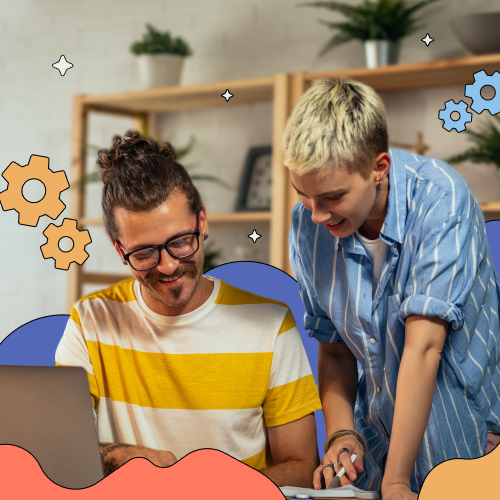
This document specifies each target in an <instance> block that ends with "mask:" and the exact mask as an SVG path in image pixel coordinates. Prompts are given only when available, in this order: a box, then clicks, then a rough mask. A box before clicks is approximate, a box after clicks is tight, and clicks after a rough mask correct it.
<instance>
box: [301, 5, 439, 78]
mask: <svg viewBox="0 0 500 500" xmlns="http://www.w3.org/2000/svg"><path fill="white" fill-rule="evenodd" d="M438 1H439V0H421V1H419V2H416V3H409V2H408V1H407V0H374V1H370V0H364V1H363V3H362V4H361V5H358V6H354V5H347V4H344V3H341V2H308V3H301V4H299V5H300V6H307V7H324V8H326V9H329V10H332V11H334V12H339V13H340V14H342V15H344V16H345V17H346V18H347V21H345V22H338V23H331V22H327V21H323V20H321V21H320V23H322V24H325V25H326V26H328V27H329V28H331V29H333V30H337V31H338V32H337V33H336V34H335V35H334V36H333V37H332V38H331V39H330V40H329V41H328V43H327V44H326V45H325V46H324V47H323V49H322V50H321V52H320V54H319V55H320V56H322V55H324V54H325V53H326V52H328V51H329V50H331V49H333V48H335V47H338V46H339V45H342V44H343V43H346V42H350V41H351V40H361V41H363V42H364V44H365V55H366V65H367V66H368V67H369V68H375V67H377V66H385V65H386V64H395V63H397V61H398V57H399V43H400V41H401V40H402V39H403V38H405V37H407V36H408V35H411V34H412V33H414V32H415V31H417V30H418V29H420V28H421V27H422V26H421V25H420V24H418V21H419V20H418V19H416V18H415V13H416V12H417V11H418V10H420V9H422V8H423V7H425V6H426V5H428V4H431V3H434V2H438Z"/></svg>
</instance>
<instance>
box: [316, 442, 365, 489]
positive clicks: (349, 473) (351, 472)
mask: <svg viewBox="0 0 500 500" xmlns="http://www.w3.org/2000/svg"><path fill="white" fill-rule="evenodd" d="M342 448H347V449H348V450H349V453H347V452H343V453H342V454H341V455H340V465H335V472H340V470H341V469H342V467H344V468H345V474H344V475H343V476H342V477H341V478H340V485H339V486H347V485H349V484H351V482H352V481H354V480H355V479H356V478H357V477H358V472H363V456H364V454H363V446H361V443H360V442H359V441H358V440H357V439H356V438H355V437H353V436H343V437H341V438H338V439H336V440H335V441H334V442H333V443H332V445H331V446H330V449H329V450H328V452H327V453H326V455H325V456H324V457H323V460H321V463H320V465H319V467H318V468H317V469H316V470H315V471H314V474H313V486H314V489H315V490H320V489H321V476H323V477H324V478H325V485H326V487H327V488H328V485H329V484H330V483H331V482H332V479H333V470H332V468H331V467H325V468H324V469H323V467H324V466H325V465H327V464H335V462H337V456H338V454H339V451H340V450H341V449H342ZM353 453H356V455H358V456H357V458H356V460H355V461H354V463H352V462H351V455H352V454H353Z"/></svg>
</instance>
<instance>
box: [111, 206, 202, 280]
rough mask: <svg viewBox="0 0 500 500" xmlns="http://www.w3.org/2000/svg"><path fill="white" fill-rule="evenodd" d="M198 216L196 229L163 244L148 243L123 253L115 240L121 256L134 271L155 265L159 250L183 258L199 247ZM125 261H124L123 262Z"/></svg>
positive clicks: (145, 269) (157, 260)
mask: <svg viewBox="0 0 500 500" xmlns="http://www.w3.org/2000/svg"><path fill="white" fill-rule="evenodd" d="M199 225H200V216H198V219H197V223H196V229H195V230H194V231H191V232H190V233H186V234H181V235H180V236H174V237H173V238H170V239H169V240H168V241H166V242H165V243H163V245H150V246H147V247H143V248H139V249H137V250H134V251H133V252H129V253H123V250H122V248H121V243H120V242H119V241H117V243H118V245H119V247H120V251H121V253H122V257H123V258H124V260H125V261H126V262H128V263H129V264H130V265H131V267H132V269H135V270H136V271H147V270H149V269H152V268H153V267H155V266H156V265H157V264H158V262H160V259H161V251H162V250H163V249H165V250H166V251H167V252H168V253H169V255H171V256H172V257H174V258H175V259H185V258H186V257H190V256H191V255H193V254H195V253H196V252H197V251H198V248H199V247H200V240H199V238H200V230H199ZM124 263H125V262H124Z"/></svg>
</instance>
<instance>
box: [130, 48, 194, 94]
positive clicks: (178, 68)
mask: <svg viewBox="0 0 500 500" xmlns="http://www.w3.org/2000/svg"><path fill="white" fill-rule="evenodd" d="M137 59H138V64H139V77H140V80H141V84H142V87H143V88H144V89H154V88H157V87H170V86H175V85H179V84H180V82H181V74H182V68H183V66H184V59H185V57H184V56H179V55H176V54H141V55H139V56H138V57H137Z"/></svg>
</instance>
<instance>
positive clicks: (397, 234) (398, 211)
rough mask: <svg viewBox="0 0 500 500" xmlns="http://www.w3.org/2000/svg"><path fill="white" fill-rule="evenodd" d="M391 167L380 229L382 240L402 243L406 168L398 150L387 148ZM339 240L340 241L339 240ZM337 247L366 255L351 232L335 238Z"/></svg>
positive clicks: (404, 219) (404, 216)
mask: <svg viewBox="0 0 500 500" xmlns="http://www.w3.org/2000/svg"><path fill="white" fill-rule="evenodd" d="M389 155H390V157H391V169H390V170H389V195H388V196H389V198H388V202H389V203H388V207H387V215H386V216H385V219H384V224H383V226H382V229H381V231H380V232H381V234H382V240H384V241H385V242H386V243H388V244H389V245H390V241H388V240H391V241H394V242H396V243H400V244H403V240H404V237H405V233H404V230H405V221H406V170H405V169H404V168H400V167H401V164H402V162H401V159H400V156H401V155H400V152H399V151H398V150H391V149H390V150H389ZM339 240H340V241H339ZM336 243H337V248H338V244H339V243H340V244H341V245H342V247H343V248H344V249H345V250H346V251H348V252H351V253H358V254H362V255H366V252H365V250H364V247H363V246H362V245H361V244H360V242H359V240H358V238H357V236H356V235H355V234H354V233H353V234H352V235H351V236H348V237H346V238H337V241H336Z"/></svg>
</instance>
